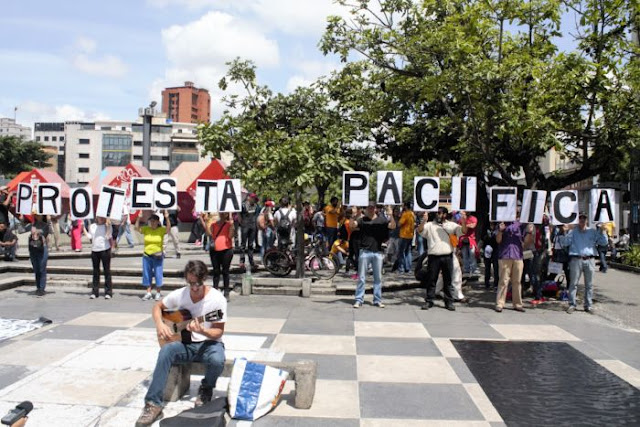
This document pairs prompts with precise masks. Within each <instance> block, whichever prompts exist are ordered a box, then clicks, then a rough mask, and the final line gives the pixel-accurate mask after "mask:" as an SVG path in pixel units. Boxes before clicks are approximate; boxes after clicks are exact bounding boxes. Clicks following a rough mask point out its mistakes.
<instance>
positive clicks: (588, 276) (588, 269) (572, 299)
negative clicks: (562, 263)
mask: <svg viewBox="0 0 640 427" xmlns="http://www.w3.org/2000/svg"><path fill="white" fill-rule="evenodd" d="M595 270H596V261H595V259H593V258H588V259H582V258H580V257H571V260H570V261H569V271H570V276H571V282H570V283H569V304H570V305H572V306H574V307H575V306H576V295H577V293H578V281H579V280H580V275H582V274H584V308H590V307H591V305H592V304H593V272H594V271H595Z"/></svg>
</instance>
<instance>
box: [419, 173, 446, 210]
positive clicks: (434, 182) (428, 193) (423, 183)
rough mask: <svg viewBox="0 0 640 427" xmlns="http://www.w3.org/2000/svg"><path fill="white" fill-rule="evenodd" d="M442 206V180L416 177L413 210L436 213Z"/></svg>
mask: <svg viewBox="0 0 640 427" xmlns="http://www.w3.org/2000/svg"><path fill="white" fill-rule="evenodd" d="M439 204H440V178H438V177H429V176H416V177H414V178H413V210H414V211H416V212H435V211H437V210H438V207H439Z"/></svg>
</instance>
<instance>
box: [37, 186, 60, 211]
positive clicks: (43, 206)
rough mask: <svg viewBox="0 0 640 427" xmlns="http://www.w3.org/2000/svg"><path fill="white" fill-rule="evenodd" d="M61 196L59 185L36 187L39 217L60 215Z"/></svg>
mask: <svg viewBox="0 0 640 427" xmlns="http://www.w3.org/2000/svg"><path fill="white" fill-rule="evenodd" d="M61 205H62V195H61V193H60V184H39V185H38V208H37V212H38V213H39V214H40V215H54V216H57V215H60V212H61V211H62V207H61Z"/></svg>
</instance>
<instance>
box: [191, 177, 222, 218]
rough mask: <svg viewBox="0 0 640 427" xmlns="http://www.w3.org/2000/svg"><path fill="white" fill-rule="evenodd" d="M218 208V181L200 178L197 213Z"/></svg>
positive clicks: (213, 210)
mask: <svg viewBox="0 0 640 427" xmlns="http://www.w3.org/2000/svg"><path fill="white" fill-rule="evenodd" d="M217 210H218V181H211V180H205V179H199V180H198V181H197V182H196V205H195V211H196V212H197V213H203V212H216V211H217Z"/></svg>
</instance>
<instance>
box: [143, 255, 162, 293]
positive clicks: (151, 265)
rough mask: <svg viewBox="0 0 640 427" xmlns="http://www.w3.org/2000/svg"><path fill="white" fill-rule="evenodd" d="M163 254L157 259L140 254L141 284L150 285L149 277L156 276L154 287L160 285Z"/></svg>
mask: <svg viewBox="0 0 640 427" xmlns="http://www.w3.org/2000/svg"><path fill="white" fill-rule="evenodd" d="M163 264H164V255H163V256H162V258H160V259H158V258H156V257H153V256H147V255H143V256H142V286H146V287H150V286H151V278H152V277H155V278H156V288H159V287H161V286H162V266H163Z"/></svg>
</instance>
